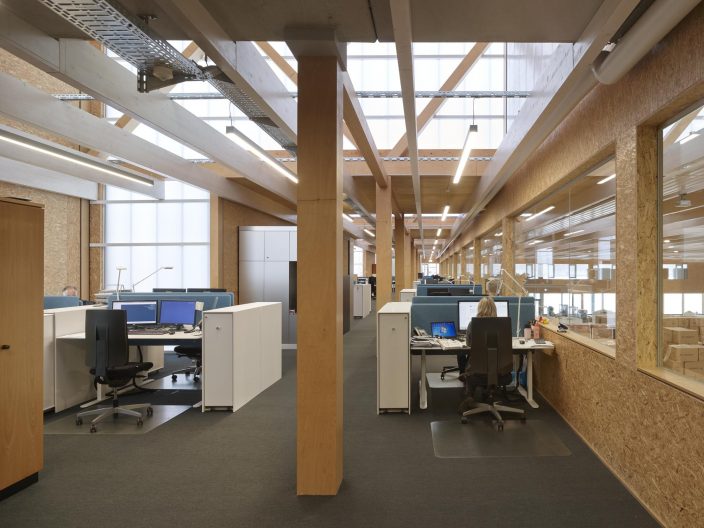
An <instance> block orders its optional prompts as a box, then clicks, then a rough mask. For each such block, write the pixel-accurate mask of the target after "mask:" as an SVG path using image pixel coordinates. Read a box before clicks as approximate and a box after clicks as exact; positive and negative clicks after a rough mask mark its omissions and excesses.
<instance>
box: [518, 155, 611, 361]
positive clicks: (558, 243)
mask: <svg viewBox="0 0 704 528" xmlns="http://www.w3.org/2000/svg"><path fill="white" fill-rule="evenodd" d="M515 244H516V251H515V264H516V269H515V271H516V275H517V276H519V278H520V279H521V280H523V279H525V288H526V289H527V290H528V291H529V292H530V294H531V295H533V296H534V297H536V300H537V307H536V309H537V312H538V314H539V315H545V316H547V317H548V318H552V319H553V320H554V321H559V322H562V323H564V324H566V325H567V326H568V327H569V329H570V330H571V331H574V332H577V333H579V334H581V335H582V336H584V337H587V338H590V339H593V340H595V341H597V342H599V343H600V344H601V345H604V346H606V347H608V348H610V349H615V331H616V269H615V262H616V177H615V164H614V161H613V160H609V161H607V162H606V163H604V164H602V165H600V166H599V167H597V168H595V169H594V170H592V171H590V172H588V173H587V174H585V175H583V176H581V177H579V178H577V179H576V180H574V181H573V182H571V183H570V184H568V185H566V186H565V187H563V188H562V189H560V190H559V191H557V192H556V193H554V194H552V195H550V196H549V197H547V198H545V199H544V200H542V201H540V202H539V203H536V204H534V205H532V206H531V207H530V208H528V209H527V210H525V211H524V212H523V213H522V214H521V215H519V216H518V217H517V218H516V226H515Z"/></svg>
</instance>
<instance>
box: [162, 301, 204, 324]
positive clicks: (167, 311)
mask: <svg viewBox="0 0 704 528" xmlns="http://www.w3.org/2000/svg"><path fill="white" fill-rule="evenodd" d="M195 322H196V301H161V307H160V310H159V324H172V325H192V324H194V323H195Z"/></svg>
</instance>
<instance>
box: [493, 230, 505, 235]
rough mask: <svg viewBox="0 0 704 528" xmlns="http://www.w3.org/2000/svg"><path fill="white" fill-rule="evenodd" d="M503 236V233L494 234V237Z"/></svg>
mask: <svg viewBox="0 0 704 528" xmlns="http://www.w3.org/2000/svg"><path fill="white" fill-rule="evenodd" d="M503 234H504V232H503V231H499V232H498V233H494V236H501V235H503Z"/></svg>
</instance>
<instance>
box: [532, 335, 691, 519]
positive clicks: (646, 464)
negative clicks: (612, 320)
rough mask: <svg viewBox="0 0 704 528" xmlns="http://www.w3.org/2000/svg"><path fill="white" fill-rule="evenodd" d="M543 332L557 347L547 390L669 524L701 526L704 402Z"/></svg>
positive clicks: (543, 369) (542, 364) (545, 378)
mask: <svg viewBox="0 0 704 528" xmlns="http://www.w3.org/2000/svg"><path fill="white" fill-rule="evenodd" d="M545 334H546V336H545V337H546V338H547V339H549V340H550V341H552V342H553V343H555V351H554V353H553V355H550V356H547V355H542V357H540V358H539V359H538V368H537V374H538V375H539V380H540V393H541V394H542V396H543V397H545V399H546V400H548V402H550V404H551V405H552V406H553V407H555V408H556V409H557V410H558V411H559V412H560V414H561V415H562V416H563V417H564V418H565V420H567V421H568V422H569V424H570V425H571V426H572V427H573V428H574V429H575V430H576V431H577V432H578V433H579V434H580V435H582V437H583V438H584V439H585V440H586V442H588V443H589V444H590V446H591V447H592V449H594V451H596V453H597V454H598V455H599V456H600V457H601V459H602V460H604V462H605V463H606V464H607V465H608V466H610V467H611V469H612V470H613V471H614V472H615V473H616V475H618V476H619V477H620V478H621V480H622V481H624V483H625V484H626V485H627V486H628V487H629V488H631V489H632V490H633V491H634V492H635V493H636V495H637V496H638V498H639V499H640V500H641V501H642V502H643V503H644V504H645V505H646V506H647V507H648V508H649V509H650V510H651V511H652V512H654V513H655V514H656V515H657V516H658V517H659V518H660V519H661V520H662V521H663V522H664V524H665V525H666V526H672V527H679V526H682V527H694V526H702V519H704V500H702V497H704V479H703V478H702V475H704V473H703V472H704V468H703V467H702V461H703V460H704V441H702V439H703V438H704V404H703V403H702V402H701V401H700V400H697V399H695V398H693V397H692V396H689V395H688V394H686V393H684V392H682V391H679V390H676V389H673V388H672V387H670V386H669V385H666V384H665V383H662V382H660V381H658V380H656V379H654V378H652V377H650V376H648V375H646V374H643V373H641V372H638V371H636V370H632V369H626V368H623V366H622V365H621V364H620V363H618V362H617V361H615V360H613V359H611V358H609V357H607V356H604V355H602V354H600V353H598V352H595V351H593V350H590V349H588V348H585V347H583V346H581V345H578V344H576V343H574V342H573V341H570V340H569V339H566V338H565V337H563V336H561V335H560V334H557V333H555V332H552V331H550V330H547V329H546V331H545ZM617 353H618V351H617Z"/></svg>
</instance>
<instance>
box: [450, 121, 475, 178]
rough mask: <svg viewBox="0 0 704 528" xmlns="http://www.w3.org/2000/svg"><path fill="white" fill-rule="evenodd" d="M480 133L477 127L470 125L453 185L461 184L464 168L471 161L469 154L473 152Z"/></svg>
mask: <svg viewBox="0 0 704 528" xmlns="http://www.w3.org/2000/svg"><path fill="white" fill-rule="evenodd" d="M478 132H479V127H478V126H477V125H469V131H468V132H467V137H466V138H465V140H464V147H463V148H462V155H461V156H460V162H459V164H458V165H457V172H455V177H454V178H453V179H452V183H459V182H460V180H461V179H462V173H463V172H464V167H465V165H467V160H468V159H469V153H470V152H471V151H472V147H473V145H474V142H475V141H476V138H477V135H478Z"/></svg>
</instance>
